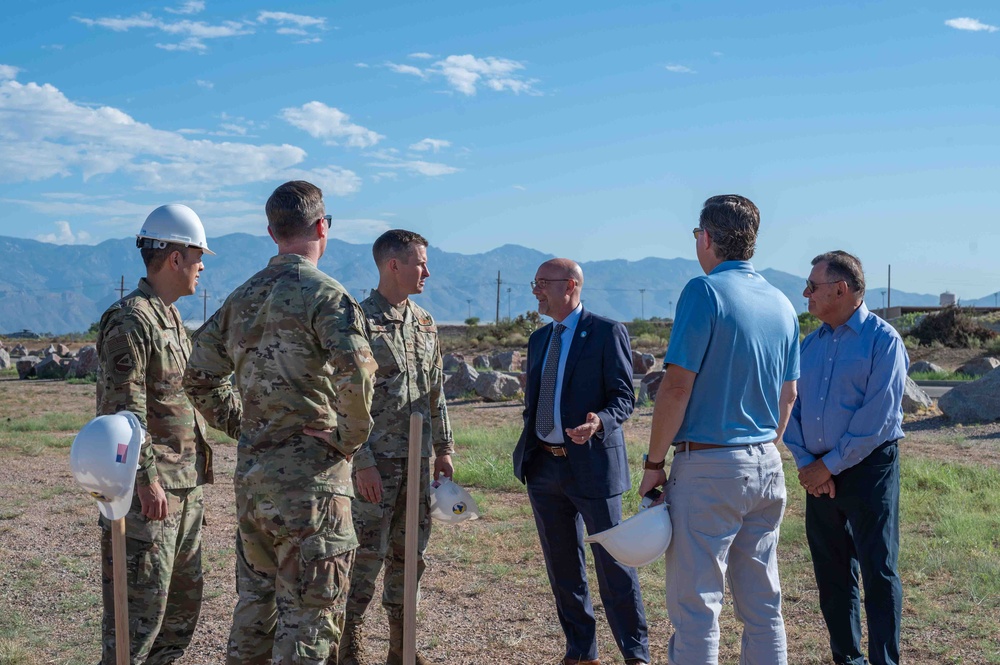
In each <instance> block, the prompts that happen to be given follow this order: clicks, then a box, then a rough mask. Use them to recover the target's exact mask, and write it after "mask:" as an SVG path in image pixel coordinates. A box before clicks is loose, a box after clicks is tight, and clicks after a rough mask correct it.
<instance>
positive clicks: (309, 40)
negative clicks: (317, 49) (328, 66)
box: [295, 37, 323, 44]
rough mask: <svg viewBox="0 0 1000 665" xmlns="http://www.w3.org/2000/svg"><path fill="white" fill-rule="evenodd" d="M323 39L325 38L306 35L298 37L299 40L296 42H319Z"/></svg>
mask: <svg viewBox="0 0 1000 665" xmlns="http://www.w3.org/2000/svg"><path fill="white" fill-rule="evenodd" d="M321 41H323V39H322V38H320V37H306V38H304V39H297V40H295V43H296V44H319V43H320V42H321Z"/></svg>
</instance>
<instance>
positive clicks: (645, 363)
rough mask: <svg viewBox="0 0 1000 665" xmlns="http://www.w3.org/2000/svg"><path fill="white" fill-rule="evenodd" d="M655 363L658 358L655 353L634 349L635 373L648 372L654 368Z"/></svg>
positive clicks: (633, 364) (633, 371) (633, 363)
mask: <svg viewBox="0 0 1000 665" xmlns="http://www.w3.org/2000/svg"><path fill="white" fill-rule="evenodd" d="M655 364H656V358H654V357H653V354H651V353H639V352H638V351H632V373H633V374H646V373H647V372H649V371H650V370H651V369H653V365H655Z"/></svg>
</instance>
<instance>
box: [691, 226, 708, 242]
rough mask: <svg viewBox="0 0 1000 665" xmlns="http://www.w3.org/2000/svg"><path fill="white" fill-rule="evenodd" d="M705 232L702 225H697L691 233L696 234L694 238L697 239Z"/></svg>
mask: <svg viewBox="0 0 1000 665" xmlns="http://www.w3.org/2000/svg"><path fill="white" fill-rule="evenodd" d="M704 232H705V229H703V228H701V227H700V226H697V227H695V228H694V230H693V231H691V233H693V234H694V239H695V240H697V239H698V236H700V235H701V234H702V233H704Z"/></svg>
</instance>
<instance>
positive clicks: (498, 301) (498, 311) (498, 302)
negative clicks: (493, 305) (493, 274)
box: [496, 270, 502, 325]
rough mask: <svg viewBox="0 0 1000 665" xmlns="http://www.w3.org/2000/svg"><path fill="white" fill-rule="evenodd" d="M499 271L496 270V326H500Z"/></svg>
mask: <svg viewBox="0 0 1000 665" xmlns="http://www.w3.org/2000/svg"><path fill="white" fill-rule="evenodd" d="M501 283H502V282H501V281H500V271H499V270H497V320H496V324H497V325H500V284H501Z"/></svg>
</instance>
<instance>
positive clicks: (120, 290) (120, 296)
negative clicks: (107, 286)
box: [115, 275, 125, 300]
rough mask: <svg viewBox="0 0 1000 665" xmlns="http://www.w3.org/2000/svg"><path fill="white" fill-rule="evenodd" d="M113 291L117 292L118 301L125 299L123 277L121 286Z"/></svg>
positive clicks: (123, 277)
mask: <svg viewBox="0 0 1000 665" xmlns="http://www.w3.org/2000/svg"><path fill="white" fill-rule="evenodd" d="M115 290H116V291H118V299H119V300H121V299H122V298H124V297H125V275H122V285H121V286H120V287H118V288H117V289H115Z"/></svg>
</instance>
